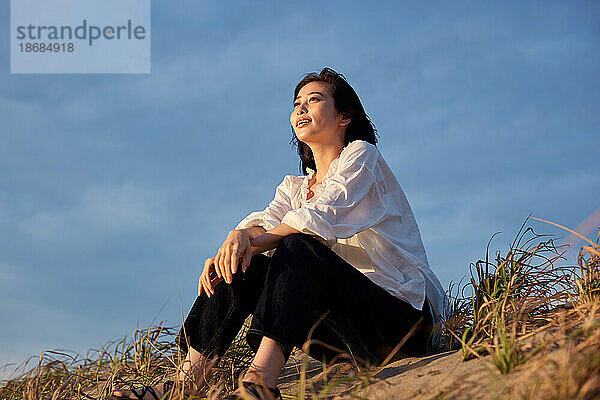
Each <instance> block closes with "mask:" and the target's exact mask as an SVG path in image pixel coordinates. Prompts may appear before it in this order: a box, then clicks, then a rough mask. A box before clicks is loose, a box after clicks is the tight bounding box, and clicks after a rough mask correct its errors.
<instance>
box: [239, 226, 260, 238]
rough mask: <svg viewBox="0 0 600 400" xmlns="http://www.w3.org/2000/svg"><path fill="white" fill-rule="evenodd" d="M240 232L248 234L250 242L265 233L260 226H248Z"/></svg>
mask: <svg viewBox="0 0 600 400" xmlns="http://www.w3.org/2000/svg"><path fill="white" fill-rule="evenodd" d="M240 230H241V231H246V232H248V236H250V240H252V239H254V238H255V237H257V236H260V235H262V234H263V233H265V232H266V230H265V228H263V227H262V226H249V227H247V228H243V229H240Z"/></svg>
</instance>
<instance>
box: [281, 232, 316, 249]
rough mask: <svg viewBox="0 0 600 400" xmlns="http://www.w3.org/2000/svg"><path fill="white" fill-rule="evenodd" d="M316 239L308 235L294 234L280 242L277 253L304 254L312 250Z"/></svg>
mask: <svg viewBox="0 0 600 400" xmlns="http://www.w3.org/2000/svg"><path fill="white" fill-rule="evenodd" d="M313 241H315V239H314V238H313V237H312V236H310V235H307V234H306V233H292V234H290V235H287V236H285V237H284V238H283V239H281V242H279V245H278V246H277V248H276V249H275V253H277V252H279V253H284V252H285V253H303V252H306V251H307V250H309V249H311V247H312V246H313V245H314V243H313Z"/></svg>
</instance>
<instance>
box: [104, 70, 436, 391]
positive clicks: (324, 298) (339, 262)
mask: <svg viewBox="0 0 600 400" xmlns="http://www.w3.org/2000/svg"><path fill="white" fill-rule="evenodd" d="M290 122H291V125H292V131H293V134H294V139H293V141H294V143H295V144H296V145H297V147H298V153H299V155H300V159H301V168H302V172H303V174H305V175H302V176H293V175H287V176H286V177H285V178H284V180H283V182H282V183H281V184H280V185H279V186H278V187H277V190H276V192H275V198H274V199H273V201H271V203H270V204H269V205H268V206H267V208H265V209H264V210H263V211H260V212H253V213H251V214H250V215H248V216H247V217H246V218H244V219H243V220H242V221H241V222H240V223H239V224H238V225H237V227H236V228H235V229H234V230H232V231H231V232H229V234H228V236H227V238H226V239H225V241H224V243H223V245H222V246H221V247H220V248H219V250H218V251H217V254H216V255H215V256H214V257H210V258H209V259H207V260H206V262H205V264H204V270H203V272H202V275H201V276H200V282H199V288H198V298H197V299H196V302H195V303H194V305H193V307H192V309H191V311H190V313H189V315H188V316H187V318H186V321H185V323H184V325H183V327H182V330H181V332H180V334H179V335H178V338H177V342H178V344H179V346H180V348H181V349H182V350H183V351H184V352H187V356H186V362H185V364H184V367H183V371H182V373H181V374H180V377H179V379H181V380H182V381H183V382H184V383H185V387H187V388H190V389H191V388H192V387H195V388H196V389H197V388H198V387H199V386H200V387H201V386H202V385H203V384H204V382H205V381H206V380H205V377H206V376H207V374H208V373H209V370H210V362H209V360H210V358H211V357H212V356H214V355H216V356H222V355H223V354H224V353H225V351H226V350H227V348H228V346H229V345H230V343H231V341H232V340H233V338H234V337H235V335H236V333H237V332H238V331H239V329H240V328H241V326H242V324H243V322H244V320H245V319H246V317H247V316H248V315H250V314H252V315H253V318H252V324H251V326H250V329H249V330H248V333H247V336H246V340H247V342H248V344H249V345H250V347H251V348H252V349H253V350H254V351H255V352H256V355H255V358H254V360H253V362H252V364H251V366H250V368H249V369H248V371H247V372H246V374H245V375H244V377H243V386H242V387H240V388H238V389H237V390H236V392H234V394H233V395H232V397H231V398H237V395H239V394H241V393H246V394H248V393H249V394H251V395H252V396H254V397H256V398H271V397H275V398H278V397H279V391H278V390H277V388H276V385H277V380H278V376H279V373H280V371H281V369H282V367H283V365H284V364H285V362H286V360H287V359H288V357H289V356H290V353H291V351H292V349H293V347H294V346H298V347H302V345H303V344H304V343H305V342H306V341H307V339H308V338H309V336H310V339H311V341H310V342H308V343H309V344H310V346H309V347H308V349H307V351H308V352H309V354H310V355H312V356H313V357H315V358H317V359H318V360H325V361H331V360H333V359H334V358H336V356H338V355H339V354H340V353H342V352H349V353H350V354H352V357H353V358H354V359H355V360H356V361H357V362H360V363H362V364H367V365H368V364H370V365H373V364H380V363H381V362H383V361H384V360H386V359H387V360H389V359H392V358H393V357H394V356H395V357H398V356H400V355H420V354H421V355H422V354H425V353H426V352H427V350H428V345H429V344H431V341H430V339H431V337H432V334H433V336H436V335H435V332H434V328H433V327H434V326H436V325H437V324H438V323H439V322H440V321H441V317H442V316H441V314H442V310H443V301H444V291H443V290H442V288H441V286H440V284H439V281H438V279H437V278H436V276H435V275H434V273H433V272H432V271H431V269H430V268H429V267H428V262H427V256H426V254H425V249H424V247H423V243H422V241H421V237H420V234H419V230H418V227H417V224H416V221H415V218H414V216H413V213H412V211H411V208H410V206H409V204H408V201H407V200H406V197H405V195H404V193H403V191H402V189H401V188H400V185H399V184H398V182H397V180H396V178H395V177H394V175H393V173H392V171H391V170H390V168H389V167H388V165H387V164H386V162H385V161H384V160H383V158H382V156H381V154H380V153H379V151H378V150H377V148H376V147H375V145H376V143H377V138H376V131H375V129H374V127H373V124H372V123H371V121H370V120H369V118H368V116H367V115H366V113H365V111H364V109H363V107H362V104H361V103H360V100H359V98H358V96H357V95H356V93H355V91H354V89H352V87H351V86H350V85H349V84H348V82H347V81H346V79H345V78H344V77H343V75H341V74H338V73H337V72H335V71H333V70H332V69H329V68H324V69H323V70H322V71H320V73H311V74H307V75H306V76H305V77H304V78H303V79H302V80H301V81H300V83H298V85H297V86H296V89H295V90H294V98H293V111H292V113H291V115H290ZM222 281H224V283H220V282H222ZM406 338H408V339H406ZM403 339H405V340H404V343H403V345H402V346H401V348H400V351H399V352H397V353H395V352H394V351H397V349H394V348H395V347H397V344H399V343H400V342H402V341H403ZM434 339H435V338H434ZM169 389H170V386H169V385H164V386H163V387H160V385H159V387H153V388H148V387H146V388H144V389H142V390H141V391H139V392H131V391H126V390H121V391H115V394H116V395H120V396H123V397H130V398H140V399H146V398H147V399H152V398H154V397H153V396H155V397H158V398H160V397H161V396H162V394H163V393H165V392H166V391H168V390H169Z"/></svg>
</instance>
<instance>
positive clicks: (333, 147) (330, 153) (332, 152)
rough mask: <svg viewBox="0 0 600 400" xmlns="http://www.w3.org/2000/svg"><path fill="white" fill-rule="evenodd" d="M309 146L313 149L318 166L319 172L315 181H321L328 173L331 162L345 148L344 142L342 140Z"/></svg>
mask: <svg viewBox="0 0 600 400" xmlns="http://www.w3.org/2000/svg"><path fill="white" fill-rule="evenodd" d="M309 147H310V149H311V150H312V153H313V158H314V159H315V165H316V167H317V172H316V173H315V176H314V177H313V178H315V179H316V181H315V182H317V183H320V182H322V181H323V178H324V177H325V174H327V170H328V169H329V165H330V164H331V162H332V161H333V160H335V159H336V158H337V157H338V156H339V155H340V153H341V152H342V150H343V149H344V143H343V142H341V143H335V144H326V145H323V144H311V145H310V146H309Z"/></svg>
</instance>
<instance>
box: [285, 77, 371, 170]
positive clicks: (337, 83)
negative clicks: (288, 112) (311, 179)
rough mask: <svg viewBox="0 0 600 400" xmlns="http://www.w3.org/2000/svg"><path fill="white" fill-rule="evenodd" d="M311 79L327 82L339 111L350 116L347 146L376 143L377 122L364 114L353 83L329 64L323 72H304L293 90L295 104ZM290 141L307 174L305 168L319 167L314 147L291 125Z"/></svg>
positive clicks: (345, 139) (346, 139) (345, 142)
mask: <svg viewBox="0 0 600 400" xmlns="http://www.w3.org/2000/svg"><path fill="white" fill-rule="evenodd" d="M310 82H325V83H326V84H327V89H328V92H329V95H330V96H331V97H333V100H334V105H335V109H336V110H337V112H339V113H341V114H342V115H343V116H344V117H346V118H348V117H349V118H350V123H349V124H348V126H347V128H346V135H345V137H344V145H348V143H350V142H352V141H354V140H358V139H360V140H364V141H365V142H369V143H371V144H372V145H375V146H376V145H377V137H378V136H379V135H378V134H377V129H375V125H374V124H373V122H371V120H370V119H369V116H368V115H367V114H366V113H365V110H364V108H363V106H362V104H361V102H360V99H359V98H358V95H357V94H356V92H355V91H354V89H353V88H352V86H350V84H349V83H348V81H347V80H346V77H344V75H342V74H340V73H337V72H335V71H334V70H333V69H331V68H328V67H325V68H323V69H322V70H321V71H320V72H310V73H307V74H305V75H304V77H303V78H302V80H301V81H300V82H299V83H298V84H297V85H296V89H294V97H292V104H293V103H294V101H295V99H296V97H297V96H298V92H299V91H300V89H302V88H303V87H304V85H306V84H308V83H310ZM290 143H291V144H292V145H293V146H295V147H297V148H298V155H299V156H300V171H301V173H302V174H307V172H306V168H311V169H313V170H316V169H317V167H316V165H315V159H314V157H313V154H312V150H311V149H310V147H308V145H307V144H306V143H304V142H301V141H300V140H298V138H297V137H296V134H295V132H294V127H292V140H291V141H290Z"/></svg>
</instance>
